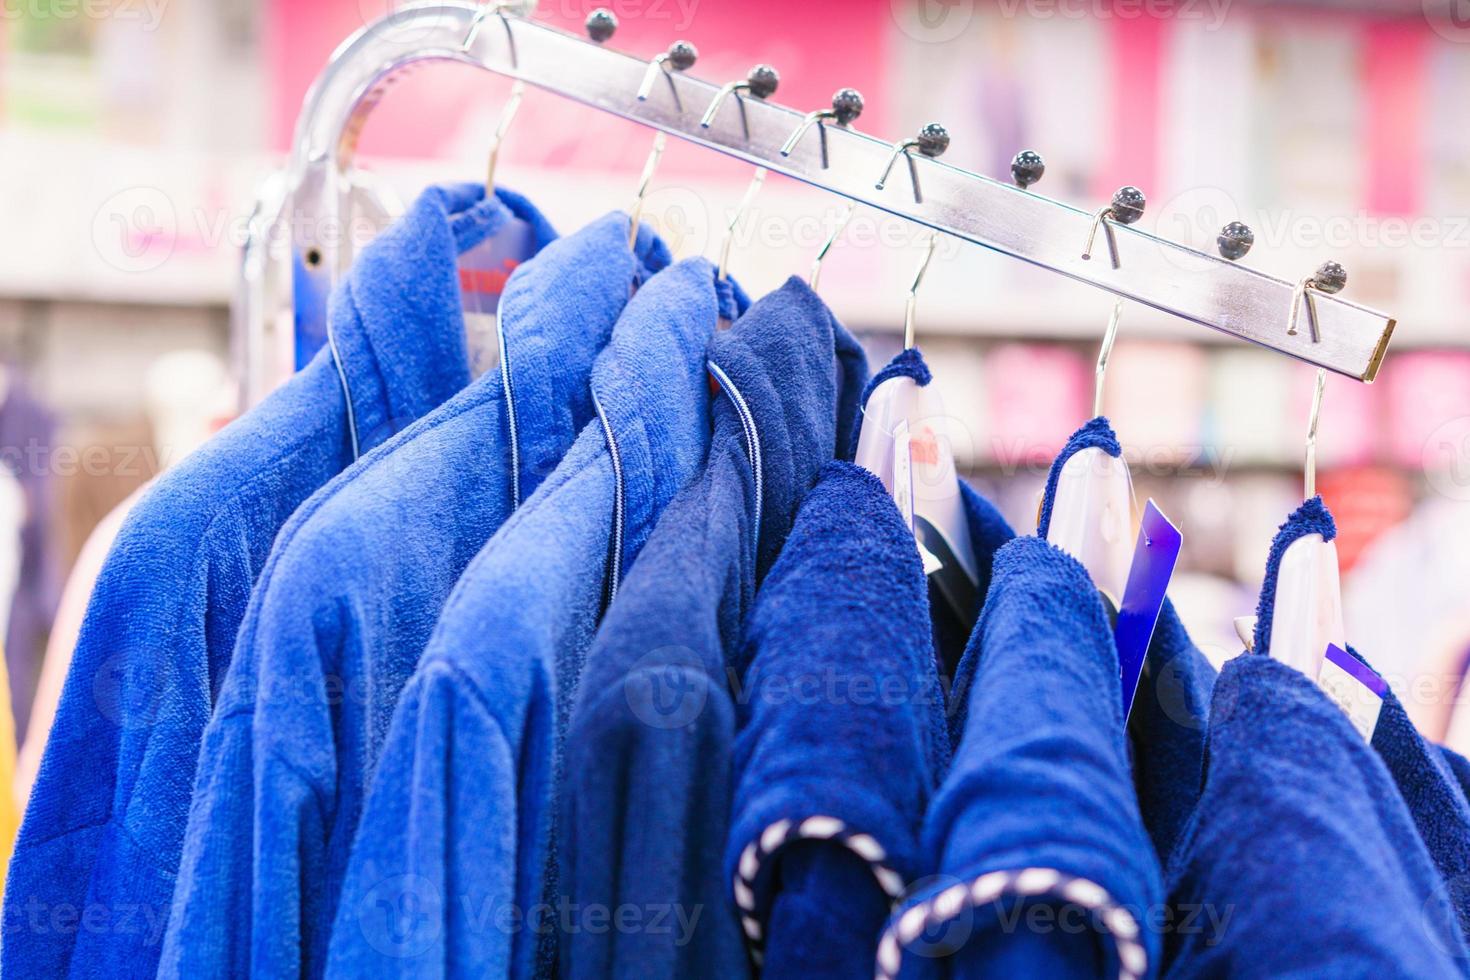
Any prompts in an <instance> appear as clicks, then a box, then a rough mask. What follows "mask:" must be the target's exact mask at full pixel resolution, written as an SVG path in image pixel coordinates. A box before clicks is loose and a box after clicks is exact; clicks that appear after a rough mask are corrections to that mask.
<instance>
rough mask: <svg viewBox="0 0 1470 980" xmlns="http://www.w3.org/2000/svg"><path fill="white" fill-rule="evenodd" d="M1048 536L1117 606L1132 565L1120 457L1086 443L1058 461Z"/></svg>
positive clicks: (1108, 350)
mask: <svg viewBox="0 0 1470 980" xmlns="http://www.w3.org/2000/svg"><path fill="white" fill-rule="evenodd" d="M1122 315H1123V300H1122V299H1121V298H1120V299H1118V300H1115V301H1114V303H1113V312H1112V315H1111V316H1109V317H1108V328H1107V331H1106V333H1104V334H1103V341H1102V346H1101V347H1100V348H1099V350H1098V355H1097V371H1096V381H1095V385H1094V390H1093V404H1092V413H1093V415H1094V416H1095V417H1097V416H1101V415H1102V410H1103V383H1104V381H1105V380H1106V379H1107V371H1108V359H1109V358H1110V357H1111V356H1112V352H1113V342H1114V341H1115V340H1117V337H1118V321H1119V320H1120V319H1121V318H1122ZM1046 539H1047V540H1048V541H1050V542H1051V543H1052V544H1054V545H1056V546H1057V547H1058V548H1061V549H1062V550H1063V551H1065V552H1067V553H1068V554H1069V555H1072V556H1073V557H1074V558H1076V559H1077V560H1078V561H1080V562H1081V563H1082V567H1084V568H1086V569H1087V573H1088V575H1090V576H1091V577H1092V582H1093V584H1094V585H1096V586H1097V588H1098V590H1099V591H1101V592H1102V593H1103V595H1105V596H1107V598H1108V600H1109V601H1110V602H1111V603H1112V604H1113V608H1114V609H1117V608H1118V605H1119V603H1120V602H1121V601H1122V597H1123V591H1124V589H1125V587H1126V586H1127V584H1128V570H1129V568H1130V567H1131V566H1132V564H1133V546H1134V534H1133V477H1132V475H1131V474H1130V473H1129V471H1128V464H1127V463H1126V462H1124V460H1123V459H1122V457H1120V456H1113V455H1111V454H1109V453H1108V452H1106V451H1105V450H1103V449H1100V448H1098V447H1095V446H1089V447H1087V448H1084V449H1079V450H1078V451H1077V452H1075V453H1073V454H1072V455H1071V456H1070V457H1069V458H1068V459H1067V461H1066V462H1065V463H1063V464H1062V469H1061V473H1060V474H1059V475H1058V477H1057V488H1056V497H1055V498H1054V500H1053V503H1052V510H1051V523H1050V524H1049V525H1048V526H1047V531H1046Z"/></svg>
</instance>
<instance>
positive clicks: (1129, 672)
mask: <svg viewBox="0 0 1470 980" xmlns="http://www.w3.org/2000/svg"><path fill="white" fill-rule="evenodd" d="M1183 544H1184V535H1182V534H1180V533H1179V529H1178V528H1177V527H1175V526H1174V525H1173V524H1171V523H1170V522H1169V519H1168V518H1167V517H1165V516H1164V512H1163V511H1161V510H1159V506H1158V504H1156V503H1154V502H1153V499H1152V498H1150V499H1149V501H1148V503H1146V504H1145V505H1144V507H1143V521H1142V522H1141V523H1140V525H1139V528H1138V544H1137V545H1136V546H1135V547H1134V549H1133V565H1132V566H1131V567H1130V568H1129V569H1128V585H1127V586H1126V587H1125V588H1124V590H1123V602H1122V605H1121V606H1120V607H1119V609H1118V623H1117V625H1116V626H1114V627H1113V641H1114V643H1115V645H1116V646H1117V648H1118V676H1119V678H1120V680H1121V681H1122V684H1123V717H1124V719H1125V720H1126V719H1127V717H1128V712H1129V711H1131V710H1132V708H1133V696H1134V694H1136V693H1137V691H1138V678H1139V677H1140V676H1141V675H1142V673H1143V661H1144V658H1146V657H1147V656H1148V644H1149V640H1151V639H1153V635H1154V627H1155V626H1156V625H1158V622H1159V612H1160V611H1162V610H1163V608H1164V594H1165V593H1166V592H1167V591H1168V590H1169V580H1170V579H1171V578H1173V577H1174V566H1175V565H1177V564H1178V563H1179V549H1180V548H1181V547H1182V546H1183Z"/></svg>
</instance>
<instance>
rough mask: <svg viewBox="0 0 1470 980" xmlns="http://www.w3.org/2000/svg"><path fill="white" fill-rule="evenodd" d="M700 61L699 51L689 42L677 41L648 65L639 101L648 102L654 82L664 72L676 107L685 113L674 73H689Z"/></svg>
mask: <svg viewBox="0 0 1470 980" xmlns="http://www.w3.org/2000/svg"><path fill="white" fill-rule="evenodd" d="M698 60H699V50H698V49H697V48H696V47H695V46H694V45H692V44H690V43H689V42H688V41H675V42H674V43H673V44H671V45H669V50H667V51H665V52H664V53H663V54H660V55H658V56H657V57H655V58H654V59H653V60H652V61H650V62H649V63H648V70H647V71H646V72H644V73H643V82H642V84H640V85H639V86H638V101H639V102H646V101H647V100H648V97H649V96H650V95H652V94H653V83H654V80H655V79H657V78H658V76H659V73H660V72H662V73H663V76H664V77H665V78H667V79H668V80H669V91H670V92H672V93H673V94H674V107H675V108H677V109H678V110H679V111H680V112H683V111H684V102H683V100H681V99H680V98H679V86H677V85H675V84H674V72H676V71H688V70H689V69H690V68H693V67H694V63H695V62H696V61H698Z"/></svg>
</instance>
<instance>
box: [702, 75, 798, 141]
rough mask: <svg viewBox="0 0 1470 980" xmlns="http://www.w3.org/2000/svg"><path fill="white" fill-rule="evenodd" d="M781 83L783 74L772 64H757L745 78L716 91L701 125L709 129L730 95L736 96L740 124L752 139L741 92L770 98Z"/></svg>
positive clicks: (760, 97) (756, 96)
mask: <svg viewBox="0 0 1470 980" xmlns="http://www.w3.org/2000/svg"><path fill="white" fill-rule="evenodd" d="M780 84H781V75H780V73H779V72H777V71H776V69H774V68H772V67H771V66H770V65H756V66H755V67H753V68H752V69H750V71H749V72H748V73H747V74H746V76H745V77H744V78H743V79H740V80H738V81H734V82H731V83H729V84H728V85H726V86H725V87H724V88H722V89H720V90H719V91H718V92H716V93H715V97H714V98H713V99H711V100H710V104H709V108H708V109H705V110H704V115H703V116H701V117H700V118H699V125H700V127H701V128H703V129H709V128H710V126H711V125H712V124H713V123H714V121H715V115H716V114H717V113H718V112H719V111H720V106H721V105H723V104H724V103H725V100H726V99H728V98H729V97H730V96H732V95H733V96H735V104H736V105H737V106H738V107H739V108H740V126H741V129H742V130H743V131H744V133H745V138H746V139H747V140H748V139H750V120H749V119H747V118H746V116H745V100H744V99H743V98H741V96H740V93H741V92H749V93H750V96H751V98H755V99H769V98H770V97H771V96H772V95H775V94H776V88H777V86H779V85H780Z"/></svg>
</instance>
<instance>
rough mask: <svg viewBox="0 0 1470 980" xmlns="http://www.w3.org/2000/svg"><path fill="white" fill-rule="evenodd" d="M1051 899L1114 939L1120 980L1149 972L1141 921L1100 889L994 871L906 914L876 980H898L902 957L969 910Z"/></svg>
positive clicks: (1045, 873) (1060, 877) (1037, 873)
mask: <svg viewBox="0 0 1470 980" xmlns="http://www.w3.org/2000/svg"><path fill="white" fill-rule="evenodd" d="M1040 896H1048V897H1052V898H1056V899H1060V900H1062V901H1064V902H1067V903H1069V904H1072V905H1075V906H1077V907H1079V908H1082V909H1085V910H1086V911H1088V912H1090V913H1091V914H1092V915H1093V918H1094V921H1096V922H1098V923H1100V924H1101V925H1102V927H1103V928H1104V929H1105V930H1107V933H1108V935H1109V936H1111V937H1112V939H1113V942H1114V945H1115V946H1116V948H1117V954H1118V980H1139V978H1141V977H1142V976H1143V975H1144V974H1145V973H1147V972H1148V953H1147V951H1145V950H1144V948H1143V944H1142V943H1141V942H1140V937H1139V931H1138V920H1137V919H1135V918H1134V917H1133V914H1132V913H1131V912H1129V911H1128V910H1127V909H1126V908H1124V907H1123V906H1121V905H1119V904H1118V903H1117V902H1115V901H1113V898H1112V896H1111V895H1109V894H1108V892H1107V890H1106V889H1104V888H1103V887H1102V886H1101V885H1098V884H1097V883H1095V882H1092V881H1088V880H1087V879H1085V878H1078V877H1075V876H1073V875H1068V874H1064V873H1062V872H1060V871H1057V870H1055V869H1053V868H1023V869H1019V870H1015V871H992V872H989V873H988V874H983V875H980V876H979V877H978V878H975V879H973V880H971V881H968V882H961V883H959V884H956V885H953V886H951V887H949V888H946V889H944V890H943V891H941V892H939V893H937V894H935V895H933V896H931V897H930V898H928V899H926V900H924V901H923V902H920V903H918V904H917V905H914V906H913V907H912V908H909V909H907V910H906V911H905V912H904V913H903V914H902V915H900V916H899V917H898V918H897V919H896V920H895V921H893V922H891V923H890V924H889V926H888V928H887V929H886V930H885V931H884V933H883V938H882V939H881V940H879V942H878V963H877V970H876V973H875V977H876V980H894V978H895V977H897V976H898V969H899V966H900V964H901V962H902V960H903V952H904V950H905V949H907V948H908V947H909V946H911V945H913V943H914V941H915V940H917V939H918V938H919V937H920V936H923V935H925V934H926V933H929V932H932V931H933V930H935V929H938V928H939V927H941V926H943V925H944V923H946V922H949V921H950V920H952V919H954V918H956V917H958V916H959V915H960V914H961V913H963V912H964V911H966V910H967V909H974V908H979V907H981V906H983V905H989V904H990V903H991V902H994V901H996V900H997V899H1001V898H1030V897H1040Z"/></svg>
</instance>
